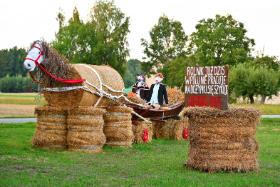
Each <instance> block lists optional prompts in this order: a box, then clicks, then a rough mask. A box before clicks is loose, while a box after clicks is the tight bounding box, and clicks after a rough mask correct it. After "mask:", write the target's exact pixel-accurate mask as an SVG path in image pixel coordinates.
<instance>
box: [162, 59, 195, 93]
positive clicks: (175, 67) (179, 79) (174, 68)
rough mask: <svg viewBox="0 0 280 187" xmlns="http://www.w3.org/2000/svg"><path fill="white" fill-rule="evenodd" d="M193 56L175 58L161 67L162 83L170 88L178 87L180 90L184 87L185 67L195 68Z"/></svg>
mask: <svg viewBox="0 0 280 187" xmlns="http://www.w3.org/2000/svg"><path fill="white" fill-rule="evenodd" d="M195 65H196V64H195V59H194V58H193V56H189V57H177V58H176V59H174V60H172V61H170V62H169V63H168V64H167V65H166V66H164V67H163V69H162V73H163V74H164V76H165V78H164V82H165V83H166V84H167V85H168V86H170V87H178V88H181V89H182V90H183V89H184V86H185V75H186V68H187V66H195Z"/></svg>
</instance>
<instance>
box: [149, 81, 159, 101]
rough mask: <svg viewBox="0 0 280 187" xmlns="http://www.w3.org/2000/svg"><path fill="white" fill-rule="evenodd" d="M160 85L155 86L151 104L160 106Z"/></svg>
mask: <svg viewBox="0 0 280 187" xmlns="http://www.w3.org/2000/svg"><path fill="white" fill-rule="evenodd" d="M159 85H160V84H155V85H154V88H153V94H152V97H151V100H150V103H151V104H158V90H159Z"/></svg>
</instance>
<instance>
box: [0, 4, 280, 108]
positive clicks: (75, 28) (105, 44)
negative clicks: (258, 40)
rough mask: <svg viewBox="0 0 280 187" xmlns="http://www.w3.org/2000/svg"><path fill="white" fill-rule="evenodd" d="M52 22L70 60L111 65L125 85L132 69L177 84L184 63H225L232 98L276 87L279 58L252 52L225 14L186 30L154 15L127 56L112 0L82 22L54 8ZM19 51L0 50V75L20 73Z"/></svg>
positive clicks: (120, 17)
mask: <svg viewBox="0 0 280 187" xmlns="http://www.w3.org/2000/svg"><path fill="white" fill-rule="evenodd" d="M57 21H58V23H59V30H58V32H57V33H56V37H55V40H54V41H52V42H51V44H50V45H51V46H52V47H54V48H55V49H57V50H58V51H59V52H60V53H61V54H62V55H65V56H66V57H67V58H68V59H69V60H70V61H71V62H72V63H87V64H96V65H101V64H106V65H110V66H112V67H113V68H115V69H116V70H117V71H118V72H119V73H120V74H121V75H122V76H123V77H124V80H125V85H126V87H129V86H131V85H132V84H133V83H134V81H135V76H136V74H138V73H145V74H147V75H150V74H154V73H155V72H163V74H164V75H165V80H164V81H165V83H166V84H167V85H169V86H171V87H175V86H176V87H180V88H182V89H183V88H184V76H185V69H186V67H187V66H194V65H201V66H210V65H229V66H230V95H231V99H232V100H235V99H236V98H237V97H240V96H241V97H244V98H248V99H249V100H250V102H252V103H253V102H254V96H258V95H260V96H262V100H263V101H264V100H265V99H266V98H267V97H271V96H272V95H275V94H277V92H278V91H279V87H280V86H279V85H280V76H279V74H280V73H279V60H278V59H277V58H276V57H274V56H268V55H265V54H261V55H259V56H257V57H254V56H253V55H252V51H253V50H254V45H255V41H254V39H252V38H249V37H248V36H247V30H246V28H245V26H244V24H243V23H241V22H239V21H237V20H235V19H234V18H233V17H232V16H231V15H226V16H222V15H216V16H215V17H214V18H207V19H202V20H200V21H199V22H198V23H197V25H196V26H195V31H194V32H193V33H191V34H189V35H188V34H186V33H185V31H184V28H183V26H182V24H181V22H180V21H178V20H173V19H170V18H168V17H167V16H166V15H163V16H160V17H159V19H158V22H157V23H155V25H154V26H153V27H152V28H151V30H150V32H149V38H146V39H144V38H142V39H141V41H140V42H141V45H142V46H143V52H144V56H143V59H141V60H138V59H130V60H127V58H128V56H129V46H128V42H127V35H128V33H129V32H130V31H129V24H130V19H129V17H128V16H126V15H125V14H124V13H123V12H122V11H121V10H120V9H119V8H118V7H117V6H116V5H115V4H114V2H113V1H110V0H108V1H107V0H100V1H98V2H97V3H95V4H94V6H93V7H92V8H91V10H90V12H89V18H88V19H87V21H84V20H81V18H80V15H79V11H78V9H77V8H74V9H73V14H72V17H71V18H70V19H69V20H65V16H64V14H63V12H62V11H60V12H59V13H58V15H57ZM15 51H18V52H15ZM7 54H10V57H8V56H9V55H8V56H7ZM25 54H26V51H25V50H24V49H17V48H13V49H9V50H1V51H0V68H1V72H0V78H1V77H5V76H6V75H9V76H16V75H21V76H25V75H26V72H25V71H24V70H23V68H22V65H21V64H22V61H23V59H22V58H23V57H24V56H25ZM5 55H6V56H5ZM17 55H18V56H17ZM3 59H4V60H3ZM13 65H15V66H13Z"/></svg>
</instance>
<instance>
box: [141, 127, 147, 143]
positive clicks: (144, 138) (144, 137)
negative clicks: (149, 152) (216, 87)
mask: <svg viewBox="0 0 280 187" xmlns="http://www.w3.org/2000/svg"><path fill="white" fill-rule="evenodd" d="M142 140H143V141H144V142H148V140H149V131H148V129H144V130H143V135H142Z"/></svg>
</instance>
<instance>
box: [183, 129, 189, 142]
mask: <svg viewBox="0 0 280 187" xmlns="http://www.w3.org/2000/svg"><path fill="white" fill-rule="evenodd" d="M188 137H189V130H188V128H184V129H183V138H184V139H185V140H187V139H188Z"/></svg>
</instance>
